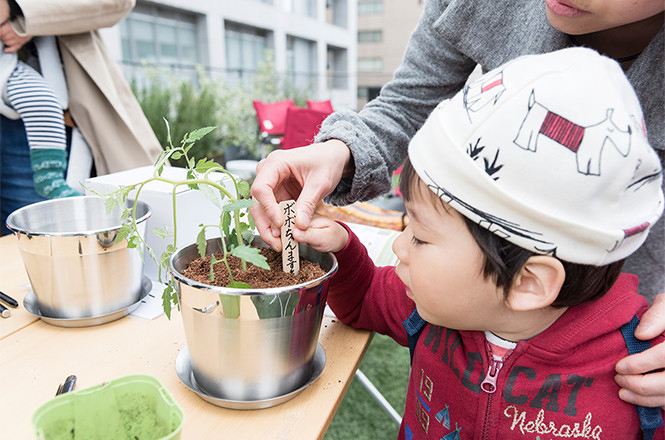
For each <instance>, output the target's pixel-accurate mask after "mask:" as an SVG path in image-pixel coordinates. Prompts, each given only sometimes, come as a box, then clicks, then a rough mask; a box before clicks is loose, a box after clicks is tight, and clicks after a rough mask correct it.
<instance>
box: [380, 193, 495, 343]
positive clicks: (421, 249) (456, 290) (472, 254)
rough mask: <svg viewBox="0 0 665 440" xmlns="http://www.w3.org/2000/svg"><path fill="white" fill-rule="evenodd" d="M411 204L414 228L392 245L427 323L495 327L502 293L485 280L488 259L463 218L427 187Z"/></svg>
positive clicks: (409, 290) (466, 327)
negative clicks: (483, 273)
mask: <svg viewBox="0 0 665 440" xmlns="http://www.w3.org/2000/svg"><path fill="white" fill-rule="evenodd" d="M414 190H415V191H413V197H411V201H409V202H406V209H407V212H408V214H409V225H408V226H407V227H406V229H405V230H404V232H402V234H400V235H399V237H398V238H397V239H396V240H395V242H394V243H393V251H394V252H395V254H396V255H397V257H398V258H399V260H400V261H399V264H398V265H397V267H396V269H395V273H396V274H397V276H398V277H399V278H400V279H401V280H402V282H404V284H405V285H406V294H407V295H408V296H409V297H410V298H411V299H413V301H414V302H415V303H416V306H417V308H418V313H419V314H420V316H421V317H422V318H423V319H425V320H426V321H428V322H430V323H432V324H437V325H443V326H446V327H449V328H455V329H459V330H488V329H490V328H492V323H493V322H495V320H496V318H498V317H499V316H498V315H500V314H501V313H500V311H501V309H502V307H503V304H504V298H503V289H500V288H497V287H496V285H495V283H494V282H492V280H491V279H485V278H484V277H483V275H482V269H483V261H484V259H483V254H482V251H481V250H480V247H479V246H478V244H477V243H476V241H475V240H474V238H473V236H472V235H471V233H470V232H469V229H468V228H467V226H466V223H465V222H464V219H463V217H462V215H461V214H459V213H458V212H457V211H455V210H454V209H452V208H451V207H449V206H447V205H446V207H445V208H444V206H443V204H442V203H441V201H440V199H438V198H437V197H436V196H435V195H434V194H433V193H432V192H431V191H430V190H429V189H428V188H427V187H426V186H425V185H424V184H423V183H422V182H419V183H418V184H417V185H416V186H414Z"/></svg>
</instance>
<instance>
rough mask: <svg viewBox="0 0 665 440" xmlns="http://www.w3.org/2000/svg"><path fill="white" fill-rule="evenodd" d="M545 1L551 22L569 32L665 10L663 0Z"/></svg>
mask: <svg viewBox="0 0 665 440" xmlns="http://www.w3.org/2000/svg"><path fill="white" fill-rule="evenodd" d="M545 5H546V6H547V7H546V11H547V19H548V20H549V22H550V24H551V25H552V26H553V27H554V28H555V29H558V30H559V31H561V32H564V33H567V34H572V35H582V34H589V33H592V32H598V31H604V30H607V29H611V28H616V27H619V26H623V25H626V24H630V23H637V22H641V21H643V20H645V19H648V18H650V17H654V16H656V15H658V14H659V13H660V14H662V12H663V11H664V10H665V3H664V2H663V0H545Z"/></svg>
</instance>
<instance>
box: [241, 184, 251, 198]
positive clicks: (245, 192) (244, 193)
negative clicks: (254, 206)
mask: <svg viewBox="0 0 665 440" xmlns="http://www.w3.org/2000/svg"><path fill="white" fill-rule="evenodd" d="M250 190H251V187H250V185H249V183H247V182H245V181H244V180H241V181H239V182H238V198H240V199H249V198H250V194H249V192H250Z"/></svg>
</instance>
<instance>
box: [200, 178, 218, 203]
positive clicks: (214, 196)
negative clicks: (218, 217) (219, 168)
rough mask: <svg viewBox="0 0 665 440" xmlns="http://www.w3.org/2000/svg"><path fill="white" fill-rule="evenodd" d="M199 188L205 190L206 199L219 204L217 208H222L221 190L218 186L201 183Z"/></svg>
mask: <svg viewBox="0 0 665 440" xmlns="http://www.w3.org/2000/svg"><path fill="white" fill-rule="evenodd" d="M199 188H200V189H201V191H202V192H203V195H204V196H205V197H206V199H208V200H210V202H211V203H212V204H214V205H215V206H217V208H219V209H222V202H221V201H220V200H219V197H218V194H219V192H218V191H217V188H215V187H212V186H210V185H206V184H205V183H204V184H202V185H199Z"/></svg>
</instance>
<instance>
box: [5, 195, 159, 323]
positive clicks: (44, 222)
mask: <svg viewBox="0 0 665 440" xmlns="http://www.w3.org/2000/svg"><path fill="white" fill-rule="evenodd" d="M127 203H128V206H130V205H129V204H133V202H129V201H128V202H127ZM121 213H122V211H121V209H119V208H115V209H114V210H113V211H112V212H111V213H110V214H108V215H107V214H106V208H105V199H103V198H101V197H83V196H81V197H67V198H62V199H53V200H47V201H45V202H39V203H34V204H32V205H28V206H25V207H23V208H20V209H18V210H16V211H14V212H12V213H11V214H10V215H9V216H8V217H7V227H8V228H9V229H10V230H12V231H13V232H14V233H15V234H16V237H17V238H18V247H19V250H20V252H21V258H22V259H23V264H24V265H25V269H26V271H27V273H28V277H29V278H30V284H31V285H32V289H33V291H34V294H35V297H36V298H37V302H38V303H39V310H40V311H41V313H43V314H44V315H45V316H48V317H52V318H68V319H69V318H87V317H91V316H99V315H105V314H107V313H112V312H115V311H117V310H120V309H122V308H123V307H128V306H130V305H132V304H134V303H135V302H137V301H138V299H139V296H140V294H141V279H142V275H143V261H142V259H141V255H140V253H139V252H142V251H143V249H141V248H139V249H131V248H128V247H127V240H122V241H120V242H119V243H117V244H114V241H115V238H116V235H117V233H118V230H119V228H120V226H121V225H122V221H121V219H120V216H121ZM150 213H151V212H150V208H149V207H148V205H147V204H145V203H143V202H138V204H137V223H138V225H139V232H140V234H141V235H144V234H145V226H146V220H147V219H148V217H150Z"/></svg>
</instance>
